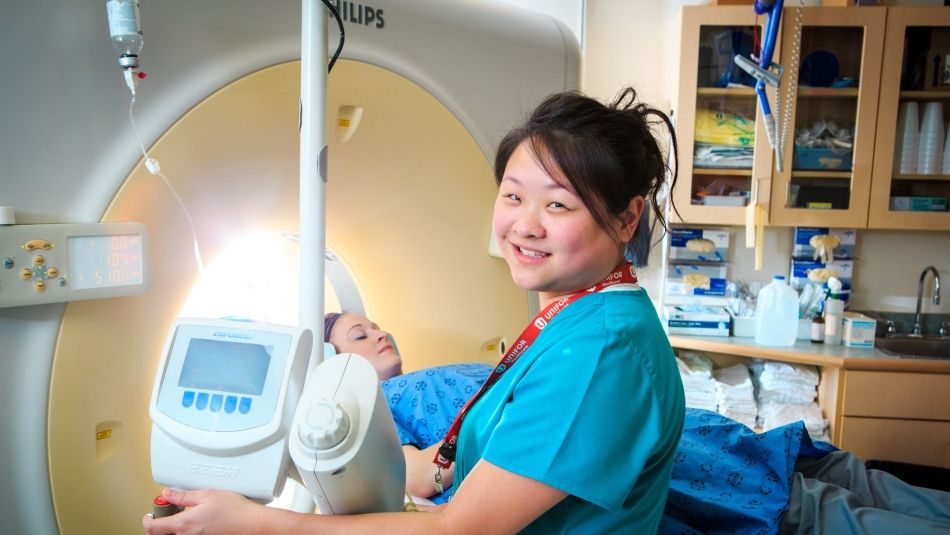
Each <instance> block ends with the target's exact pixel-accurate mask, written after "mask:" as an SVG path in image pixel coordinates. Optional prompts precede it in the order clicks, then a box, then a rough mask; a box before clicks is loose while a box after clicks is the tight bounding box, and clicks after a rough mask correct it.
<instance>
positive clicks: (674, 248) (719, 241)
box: [670, 228, 730, 262]
mask: <svg viewBox="0 0 950 535" xmlns="http://www.w3.org/2000/svg"><path fill="white" fill-rule="evenodd" d="M729 234H730V231H729V230H727V229H701V228H673V229H672V230H671V231H670V260H695V261H701V262H726V261H728V260H729ZM698 240H709V241H710V242H712V245H713V247H712V250H711V251H707V250H698V248H697V247H696V245H697V244H698V243H699V242H698ZM703 243H705V242H703Z"/></svg>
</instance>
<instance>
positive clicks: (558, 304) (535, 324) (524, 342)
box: [432, 263, 637, 492]
mask: <svg viewBox="0 0 950 535" xmlns="http://www.w3.org/2000/svg"><path fill="white" fill-rule="evenodd" d="M636 282H637V275H636V272H635V271H634V268H633V265H632V264H630V263H626V264H621V265H620V266H618V267H617V268H616V269H614V270H613V272H612V273H611V274H610V275H607V276H606V277H605V278H604V280H602V281H600V282H599V283H597V284H596V285H594V286H592V287H590V288H588V289H587V290H584V291H581V292H577V293H576V294H573V295H569V296H567V297H563V298H561V299H558V300H557V301H555V302H553V303H551V304H550V305H548V306H547V307H545V309H544V310H542V311H541V312H540V313H538V315H537V316H535V318H534V321H532V322H531V323H529V324H528V326H527V327H525V330H524V331H522V333H521V334H520V335H519V336H518V340H517V341H516V342H515V343H514V344H513V345H512V346H511V347H510V348H509V349H508V352H506V353H505V356H504V357H502V359H501V362H499V363H498V365H497V366H495V369H494V370H492V372H491V374H490V375H489V376H488V379H487V380H486V381H485V384H483V385H482V387H481V388H480V389H479V390H478V392H476V393H475V395H474V396H472V398H471V399H469V400H468V402H467V403H466V404H465V405H464V406H463V407H462V410H461V411H459V413H458V416H456V417H455V421H454V422H452V427H450V428H449V431H448V433H446V435H445V440H444V441H443V442H442V445H441V446H440V447H439V451H438V453H436V455H435V459H434V460H433V461H432V462H434V463H435V464H436V474H435V484H436V490H438V491H439V492H442V489H441V488H439V487H441V486H442V476H441V469H442V468H448V467H449V465H451V464H452V462H453V461H455V449H456V446H457V444H458V437H459V430H460V429H461V428H462V419H463V418H465V414H466V413H468V409H469V408H471V406H472V405H473V404H474V403H475V401H476V400H477V399H478V398H479V397H481V395H482V394H484V393H485V391H486V390H488V388H489V387H490V386H491V385H493V384H495V382H496V381H498V379H499V378H500V377H501V376H502V374H503V373H505V372H506V371H508V370H509V369H510V368H511V366H512V365H513V364H514V363H515V361H517V360H518V358H519V357H520V356H521V355H523V354H524V352H525V351H526V350H527V349H528V347H530V346H531V344H532V343H533V342H534V340H535V339H536V338H537V337H538V335H539V334H540V333H541V329H543V328H544V327H545V325H547V324H548V322H550V321H551V319H553V318H554V316H556V315H557V314H558V313H559V312H560V311H562V310H564V308H565V307H567V305H569V304H571V303H573V302H574V301H577V300H578V299H580V298H581V297H583V296H585V295H587V294H589V293H594V292H599V291H601V290H603V289H604V288H609V287H610V286H615V285H617V284H636Z"/></svg>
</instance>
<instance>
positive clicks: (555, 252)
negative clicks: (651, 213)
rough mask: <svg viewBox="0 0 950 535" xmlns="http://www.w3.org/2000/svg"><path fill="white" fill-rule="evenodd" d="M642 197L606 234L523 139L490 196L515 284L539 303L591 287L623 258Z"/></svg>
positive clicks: (497, 235)
mask: <svg viewBox="0 0 950 535" xmlns="http://www.w3.org/2000/svg"><path fill="white" fill-rule="evenodd" d="M642 209H643V197H639V196H638V197H635V198H634V199H633V200H631V201H630V207H629V208H628V210H626V211H625V212H624V213H623V214H621V217H619V218H618V217H614V218H611V220H610V226H611V229H613V230H614V231H615V235H611V233H609V232H608V231H607V230H606V229H604V228H602V227H601V226H599V225H598V224H597V222H596V221H595V220H594V218H593V216H592V215H591V213H590V210H588V208H587V206H585V205H584V203H583V202H582V201H581V199H580V197H578V195H577V193H576V192H574V190H573V188H571V186H570V183H569V182H568V181H567V180H566V179H564V178H559V179H558V180H555V179H554V178H552V177H551V176H550V175H548V173H547V172H546V171H545V170H544V168H543V167H542V166H541V164H540V163H539V162H538V161H537V160H536V159H535V157H534V154H533V152H532V151H531V145H530V142H528V141H523V142H521V144H519V145H518V147H517V148H516V149H515V150H514V152H512V154H511V157H510V158H509V160H508V163H507V166H506V167H505V173H504V176H503V177H502V179H501V183H500V184H499V189H498V197H497V199H495V212H494V216H493V218H492V227H493V230H494V233H495V238H496V239H497V241H498V243H499V244H500V245H501V250H502V254H503V256H504V257H505V260H506V261H507V262H508V266H509V268H510V269H511V277H512V279H514V281H515V284H517V285H518V286H519V287H521V288H524V289H526V290H535V291H537V292H539V297H540V301H541V306H542V307H544V306H546V305H547V304H549V303H551V302H553V301H554V300H556V299H558V298H560V297H563V296H565V295H569V294H572V293H575V292H578V291H581V290H584V289H587V288H590V287H591V286H594V285H595V284H597V283H598V282H600V280H601V279H603V278H604V277H605V276H607V275H608V274H609V273H610V271H611V270H612V269H613V268H615V267H617V265H618V264H620V262H621V261H622V260H623V243H625V242H626V241H627V240H629V239H630V238H631V237H632V236H633V231H634V230H636V223H637V221H639V217H640V211H642Z"/></svg>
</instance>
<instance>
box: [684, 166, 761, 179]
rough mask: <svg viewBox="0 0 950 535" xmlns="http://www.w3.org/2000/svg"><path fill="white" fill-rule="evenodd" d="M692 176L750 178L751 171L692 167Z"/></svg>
mask: <svg viewBox="0 0 950 535" xmlns="http://www.w3.org/2000/svg"><path fill="white" fill-rule="evenodd" d="M693 174H694V175H722V176H748V177H751V176H752V169H748V168H746V169H741V168H739V169H737V168H731V167H694V168H693Z"/></svg>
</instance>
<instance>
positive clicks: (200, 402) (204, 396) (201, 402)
mask: <svg viewBox="0 0 950 535" xmlns="http://www.w3.org/2000/svg"><path fill="white" fill-rule="evenodd" d="M207 406H208V393H207V392H199V393H198V399H197V400H196V401H195V408H196V409H198V410H199V411H203V410H205V407H207Z"/></svg>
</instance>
